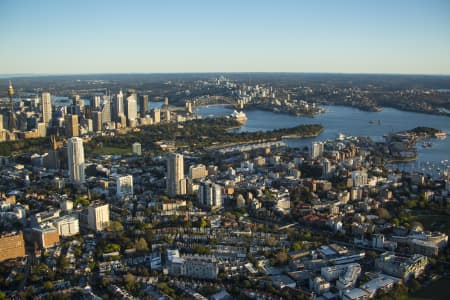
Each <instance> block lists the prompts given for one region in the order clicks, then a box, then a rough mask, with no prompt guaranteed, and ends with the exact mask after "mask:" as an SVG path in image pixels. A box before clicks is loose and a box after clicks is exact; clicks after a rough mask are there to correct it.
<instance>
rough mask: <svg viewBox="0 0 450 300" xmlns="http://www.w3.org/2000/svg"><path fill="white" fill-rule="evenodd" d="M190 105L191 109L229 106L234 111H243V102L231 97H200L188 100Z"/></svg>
mask: <svg viewBox="0 0 450 300" xmlns="http://www.w3.org/2000/svg"><path fill="white" fill-rule="evenodd" d="M190 103H191V105H192V109H193V110H195V109H196V108H199V107H202V106H208V105H231V106H233V107H234V108H236V109H240V110H242V109H244V102H243V101H242V100H241V99H234V98H232V97H227V96H210V95H205V96H200V97H197V98H195V99H193V100H190Z"/></svg>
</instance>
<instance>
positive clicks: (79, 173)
mask: <svg viewBox="0 0 450 300" xmlns="http://www.w3.org/2000/svg"><path fill="white" fill-rule="evenodd" d="M67 158H68V164H69V179H70V181H71V182H72V183H77V184H79V183H83V182H84V179H85V175H84V149H83V140H82V139H80V138H78V137H73V138H70V139H69V140H68V142H67Z"/></svg>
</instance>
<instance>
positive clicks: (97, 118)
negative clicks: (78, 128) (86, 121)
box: [91, 111, 102, 132]
mask: <svg viewBox="0 0 450 300" xmlns="http://www.w3.org/2000/svg"><path fill="white" fill-rule="evenodd" d="M91 115H92V127H93V128H92V129H93V130H94V132H98V131H102V112H101V111H93V112H92V114H91Z"/></svg>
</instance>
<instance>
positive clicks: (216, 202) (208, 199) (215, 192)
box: [198, 182, 222, 209]
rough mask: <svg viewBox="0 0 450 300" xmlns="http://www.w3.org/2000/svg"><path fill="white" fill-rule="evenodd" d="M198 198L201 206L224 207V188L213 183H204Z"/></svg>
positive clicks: (201, 185)
mask: <svg viewBox="0 0 450 300" xmlns="http://www.w3.org/2000/svg"><path fill="white" fill-rule="evenodd" d="M198 198H199V202H200V204H201V205H204V206H207V207H209V208H213V209H214V208H220V207H222V187H221V186H220V185H218V184H214V183H211V182H202V183H201V184H200V188H199V190H198Z"/></svg>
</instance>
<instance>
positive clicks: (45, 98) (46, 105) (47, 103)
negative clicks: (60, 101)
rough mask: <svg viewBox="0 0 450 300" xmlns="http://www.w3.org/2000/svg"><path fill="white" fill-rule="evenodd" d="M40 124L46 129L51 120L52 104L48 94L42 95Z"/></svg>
mask: <svg viewBox="0 0 450 300" xmlns="http://www.w3.org/2000/svg"><path fill="white" fill-rule="evenodd" d="M41 105H42V108H41V109H42V122H44V123H45V125H46V126H47V127H48V125H49V123H50V120H51V119H52V102H51V96H50V93H42V103H41Z"/></svg>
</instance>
